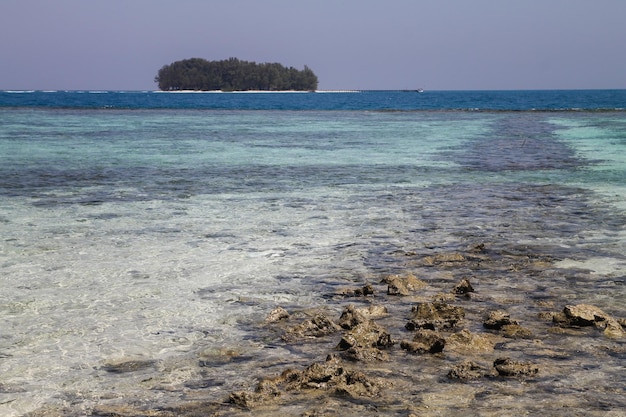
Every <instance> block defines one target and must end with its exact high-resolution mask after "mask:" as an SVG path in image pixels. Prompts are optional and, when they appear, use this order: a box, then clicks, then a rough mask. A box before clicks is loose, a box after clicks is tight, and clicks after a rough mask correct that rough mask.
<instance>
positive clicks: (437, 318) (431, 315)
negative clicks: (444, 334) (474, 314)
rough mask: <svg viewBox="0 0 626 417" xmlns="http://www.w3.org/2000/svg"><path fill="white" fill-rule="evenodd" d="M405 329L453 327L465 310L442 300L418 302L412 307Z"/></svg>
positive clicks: (461, 317)
mask: <svg viewBox="0 0 626 417" xmlns="http://www.w3.org/2000/svg"><path fill="white" fill-rule="evenodd" d="M411 311H412V313H413V314H412V317H411V319H410V320H409V322H408V323H407V324H406V326H405V327H406V329H407V330H416V329H430V330H443V329H452V328H454V327H455V326H456V325H457V324H458V323H459V322H460V321H461V320H462V319H463V318H464V317H465V310H464V309H463V308H462V307H455V306H452V305H450V304H447V303H443V302H433V303H420V304H418V305H417V306H415V307H413V308H412V310H411Z"/></svg>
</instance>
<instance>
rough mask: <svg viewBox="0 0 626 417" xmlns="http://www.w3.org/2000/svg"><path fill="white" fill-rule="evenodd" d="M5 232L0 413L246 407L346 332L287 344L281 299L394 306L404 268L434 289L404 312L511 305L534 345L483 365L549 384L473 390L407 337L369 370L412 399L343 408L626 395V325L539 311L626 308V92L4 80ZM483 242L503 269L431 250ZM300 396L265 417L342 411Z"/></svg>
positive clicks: (538, 406)
mask: <svg viewBox="0 0 626 417" xmlns="http://www.w3.org/2000/svg"><path fill="white" fill-rule="evenodd" d="M0 230H1V239H0V282H1V288H2V291H1V292H0V318H1V320H0V322H1V323H2V325H1V327H0V414H1V415H3V416H25V415H31V416H52V415H70V416H73V415H76V416H79V415H114V414H111V413H112V411H111V410H117V411H116V412H117V413H118V414H116V415H139V414H137V412H136V411H133V412H134V414H133V412H131V411H128V410H130V408H129V407H132V408H133V409H134V410H143V411H142V412H144V413H145V414H141V415H166V414H149V412H153V413H165V412H166V411H167V410H172V409H173V408H172V407H182V406H181V404H192V403H194V404H195V403H198V402H201V401H204V402H206V403H207V404H209V403H210V404H217V405H215V407H217V411H215V410H213V411H212V412H213V413H214V415H238V413H241V412H243V411H241V410H238V409H237V408H236V407H235V408H232V407H227V406H225V405H224V404H225V403H226V402H227V401H226V400H225V399H226V398H228V396H229V393H231V392H234V391H241V390H254V387H255V384H256V383H257V382H258V381H259V379H261V378H263V377H266V376H269V375H277V374H280V373H281V371H283V370H284V369H286V368H287V367H290V368H296V369H300V368H304V367H305V366H306V365H307V364H310V363H311V362H314V361H319V360H323V359H324V358H325V357H326V354H327V352H326V351H325V350H323V349H321V348H320V346H322V345H324V343H327V344H329V346H330V345H332V346H334V345H336V344H337V341H338V340H336V336H335V339H333V336H330V337H329V339H328V340H327V339H324V340H325V341H324V342H323V343H322V342H319V343H318V342H315V341H313V342H311V343H312V347H311V344H310V343H308V342H307V343H305V342H299V343H296V344H290V343H287V342H285V341H284V340H281V338H280V336H279V335H277V331H272V330H268V329H267V325H265V324H264V319H265V317H266V316H267V315H268V314H269V313H270V311H272V309H274V308H275V307H277V306H280V307H282V308H284V309H286V310H287V311H288V312H290V313H291V314H292V316H293V317H295V318H296V319H297V318H303V317H308V315H310V314H313V313H311V312H314V311H320V310H322V311H326V312H328V314H329V316H330V317H333V318H338V317H339V314H340V313H341V311H342V309H343V308H344V304H345V302H346V301H345V299H344V298H343V297H341V296H338V294H344V292H342V291H344V289H345V288H355V287H359V288H360V287H362V286H363V285H366V284H372V285H374V286H375V287H376V288H377V291H379V292H378V293H377V294H380V295H376V296H374V297H363V298H358V299H357V298H355V299H350V300H348V301H349V302H351V303H355V304H357V305H362V304H363V305H369V304H372V303H377V302H381V303H387V304H389V303H392V301H390V297H389V296H387V294H386V293H385V290H386V288H387V287H386V286H381V284H380V282H381V280H382V279H383V278H384V277H385V276H388V275H390V274H399V275H402V274H406V273H413V274H415V275H416V276H417V277H418V278H419V279H421V280H423V281H424V282H425V283H426V284H427V285H428V287H427V288H426V289H425V290H423V292H421V293H419V292H418V293H416V294H413V295H411V296H408V298H403V299H402V300H403V301H400V302H399V303H396V304H395V307H389V308H390V310H393V309H394V308H395V309H396V310H397V312H398V314H399V318H398V319H397V321H398V322H399V323H403V321H405V320H406V318H405V316H406V315H408V314H409V313H410V311H411V305H414V304H415V303H418V302H421V301H424V299H425V297H427V296H428V297H431V296H436V294H439V293H442V292H444V293H445V292H449V290H450V289H451V288H452V287H453V286H454V284H456V282H458V280H459V279H461V278H463V277H469V278H470V279H471V280H472V284H473V285H474V287H475V290H476V293H477V294H479V297H478V298H475V299H469V300H464V299H463V300H455V301H454V303H456V304H458V305H461V306H464V308H465V309H466V310H467V316H468V317H470V316H472V317H474V316H475V317H481V316H482V315H484V314H485V313H486V312H488V311H490V310H495V309H500V310H506V311H508V312H509V313H510V314H511V316H512V317H515V318H517V319H518V321H519V322H520V323H521V324H522V325H524V326H526V327H528V328H529V329H530V330H531V331H532V334H533V336H532V337H527V338H504V339H502V340H499V341H498V342H497V343H496V347H495V350H493V351H490V352H487V353H485V354H484V355H483V356H481V358H482V359H484V361H491V360H493V358H496V357H497V356H498V355H500V356H502V355H503V354H504V355H508V356H512V357H514V358H517V359H519V360H521V361H531V362H534V363H538V366H540V373H539V376H537V377H535V378H534V379H533V380H532V381H530V382H529V381H520V380H519V379H504V378H497V377H489V378H483V379H481V380H479V381H477V382H472V383H471V384H459V383H451V382H449V381H448V380H446V378H445V376H446V371H445V369H447V368H449V367H450V366H453V364H454V362H455V361H456V360H457V359H458V357H457V356H455V355H454V354H453V353H450V354H448V355H446V354H445V350H444V356H443V357H442V356H439V357H436V358H434V359H432V360H430V362H429V361H424V360H423V359H422V358H421V357H417V358H416V357H415V356H414V355H407V354H406V353H405V352H404V351H403V350H402V349H400V347H399V346H397V347H394V348H393V349H392V350H391V351H390V353H389V354H390V355H391V357H392V358H391V360H390V364H389V365H388V366H387V365H385V362H381V363H378V362H375V363H374V364H371V363H369V362H368V363H366V364H360V365H358V366H359V367H362V368H363V369H364V372H365V371H366V370H368V369H370V368H371V369H370V371H371V372H372V373H374V374H375V375H377V376H379V377H380V376H381V375H383V374H384V371H383V370H381V369H382V368H385V366H387V370H388V372H393V373H394V374H395V375H397V376H398V375H402V378H400V377H399V376H398V378H400V380H398V381H396V382H395V384H396V385H395V388H393V389H389V390H388V391H386V392H390V393H389V394H383V395H381V396H380V398H378V399H373V400H367V399H360V400H358V401H357V400H354V399H353V398H349V399H348V400H345V399H343V397H342V396H338V395H331V396H330V400H324V401H331V402H332V404H340V405H341V404H344V405H345V404H348V405H347V408H346V409H345V410H346V413H345V415H352V414H350V413H354V415H370V414H368V413H371V415H377V414H375V412H376V413H378V412H381V413H384V414H387V415H398V416H400V415H407V412H408V411H411V412H415V413H416V414H419V415H440V414H436V413H443V414H449V413H451V412H454V413H456V414H460V415H492V414H490V413H493V415H506V414H507V413H511V415H520V413H521V412H522V411H523V412H530V413H531V414H532V413H533V411H536V412H538V411H541V410H543V411H545V410H548V411H551V412H552V413H553V414H552V415H561V414H559V413H562V412H563V410H565V409H567V410H569V411H568V412H569V413H570V414H568V415H578V414H575V413H576V412H580V413H582V414H580V415H583V414H584V415H621V414H619V413H620V412H621V411H620V410H624V409H626V390H625V388H624V387H626V373H625V372H624V360H625V359H626V344H625V343H624V342H625V340H626V338H623V337H622V338H620V337H617V338H614V337H613V338H609V337H605V336H604V335H603V334H602V332H601V331H595V330H596V329H593V331H589V330H588V329H586V328H582V329H570V328H567V329H561V328H560V327H558V326H556V325H555V324H554V323H553V322H552V321H550V320H544V321H541V320H539V319H538V317H542V316H543V317H545V316H546V315H547V314H549V313H550V312H553V311H557V312H558V311H561V310H562V309H563V307H564V306H565V305H576V304H589V305H593V306H596V307H598V308H600V309H602V310H603V311H604V312H606V313H607V314H609V315H611V316H612V317H615V318H616V319H620V318H626V308H625V307H624V306H625V305H626V90H603V91H597V90H581V91H425V92H423V93H417V92H413V91H345V92H315V93H295V92H291V93H278V92H272V93H259V92H257V93H252V92H248V93H244V92H238V93H218V92H207V93H195V92H177V93H163V92H109V91H54V92H43V91H3V92H0ZM477 247H480V248H484V250H481V253H482V255H481V256H482V257H483V258H481V259H482V261H481V262H482V263H481V262H477V261H476V259H475V258H472V259H473V262H472V263H471V264H470V263H463V264H462V265H457V266H455V265H452V263H448V264H445V265H444V264H441V265H438V264H437V263H435V265H433V264H432V262H431V264H429V265H428V264H427V263H426V262H425V260H426V259H430V260H432V259H437V258H436V257H437V256H443V255H446V254H447V255H450V254H462V256H464V258H463V259H470V255H468V253H470V252H471V250H472V249H471V248H477ZM433 257H435V258H433ZM487 258H488V261H487V260H486V259H487ZM442 259H443V258H442ZM503 262H504V263H503ZM396 298H397V297H396ZM393 300H395V298H394V299H393ZM396 310H394V311H396ZM296 319H294V320H296ZM466 328H467V329H468V330H469V331H472V332H475V333H482V332H486V331H487V330H485V329H484V328H483V327H482V326H481V325H480V323H479V324H475V323H474V324H471V322H470V321H469V320H468V324H467V325H466ZM487 332H488V331H487ZM391 333H392V336H393V337H394V338H396V339H398V340H399V339H402V338H407V337H409V336H408V335H407V334H406V333H408V332H407V331H406V330H405V329H403V328H399V329H396V330H392V331H391ZM324 346H326V345H324ZM538 352H539V353H538ZM432 361H434V362H432ZM368 367H369V368H368ZM420 373H421V375H422V376H417V375H418V374H420ZM405 374H406V375H405ZM426 375H428V376H426ZM403 384H405V385H406V386H405V385H403ZM402 387H404V388H406V387H410V388H407V389H404V388H402ZM401 388H402V389H401ZM394 392H396V393H397V392H404V393H405V394H406V393H407V392H409V393H410V395H409V397H410V398H407V397H406V395H405V396H404V397H401V398H400V397H394V394H393V393H394ZM290 395H291V394H290ZM385 395H387V397H385ZM283 397H284V398H286V399H285V402H284V403H279V404H278V405H273V407H274V408H271V409H270V410H269V411H268V414H272V413H274V415H275V414H276V412H278V414H280V415H303V414H302V413H304V412H308V411H310V410H311V409H315V407H316V406H318V407H320V405H319V398H318V399H313V400H311V402H307V401H302V399H301V398H300V399H299V400H298V401H297V402H296V401H295V400H294V401H293V402H290V400H289V398H290V397H289V396H288V395H287V394H285V395H283ZM453 397H454V398H465V399H466V401H465V402H461V403H455V404H453V405H451V404H449V403H448V402H446V401H444V399H449V398H453ZM316 398H317V397H316ZM381 398H382V399H381ZM512 398H515V400H514V401H512V400H511V399H512ZM556 398H558V401H557V400H556ZM296 403H297V404H296ZM332 404H331V403H327V405H328V407H330V406H331V405H332ZM116 407H117V408H116ZM123 407H127V408H126V409H125V410H127V411H125V412H127V414H123V413H124V411H120V410H123ZM207 407H208V406H207ZM281 407H282V408H281ZM307 407H308V408H307ZM368 407H369V408H368ZM411 407H415V408H414V409H412V408H411ZM181 409H182V408H181ZM374 409H375V410H377V411H373V410H374ZM150 410H152V411H150ZM164 410H165V411H164ZM276 410H279V411H276ZM368 410H369V411H368ZM407 410H408V411H407ZM107 412H108V413H109V414H106V413H107ZM318 412H319V413H321V411H320V410H319V409H318ZM180 413H181V415H182V412H180ZM259 413H260V412H259ZM420 413H421V414H420ZM429 413H430V414H429ZM472 413H478V414H472ZM572 413H574V414H572ZM607 413H609V414H607ZM610 413H615V414H610ZM548 414H549V413H548ZM257 415H262V414H257ZM319 415H322V414H319Z"/></svg>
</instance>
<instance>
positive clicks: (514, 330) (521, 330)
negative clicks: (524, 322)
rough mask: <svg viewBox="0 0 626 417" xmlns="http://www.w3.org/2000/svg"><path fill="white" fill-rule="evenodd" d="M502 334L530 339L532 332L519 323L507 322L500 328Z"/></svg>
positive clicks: (514, 337)
mask: <svg viewBox="0 0 626 417" xmlns="http://www.w3.org/2000/svg"><path fill="white" fill-rule="evenodd" d="M500 331H501V332H502V335H503V336H505V337H510V338H513V339H530V338H531V337H533V334H532V332H531V331H530V330H529V329H527V328H525V327H522V326H520V325H519V324H506V325H504V326H502V328H501V329H500Z"/></svg>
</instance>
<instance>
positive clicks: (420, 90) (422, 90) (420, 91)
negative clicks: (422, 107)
mask: <svg viewBox="0 0 626 417" xmlns="http://www.w3.org/2000/svg"><path fill="white" fill-rule="evenodd" d="M415 92H416V93H423V92H424V89H423V88H418V89H417V90H415Z"/></svg>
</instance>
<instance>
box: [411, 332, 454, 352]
mask: <svg viewBox="0 0 626 417" xmlns="http://www.w3.org/2000/svg"><path fill="white" fill-rule="evenodd" d="M445 345H446V339H444V338H443V337H442V336H441V335H440V334H439V333H438V332H436V331H434V330H418V331H417V333H416V334H415V336H414V337H413V340H412V341H406V340H403V341H402V342H401V343H400V347H401V348H402V349H404V350H406V351H408V352H410V353H439V352H441V351H443V348H444V347H445Z"/></svg>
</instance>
